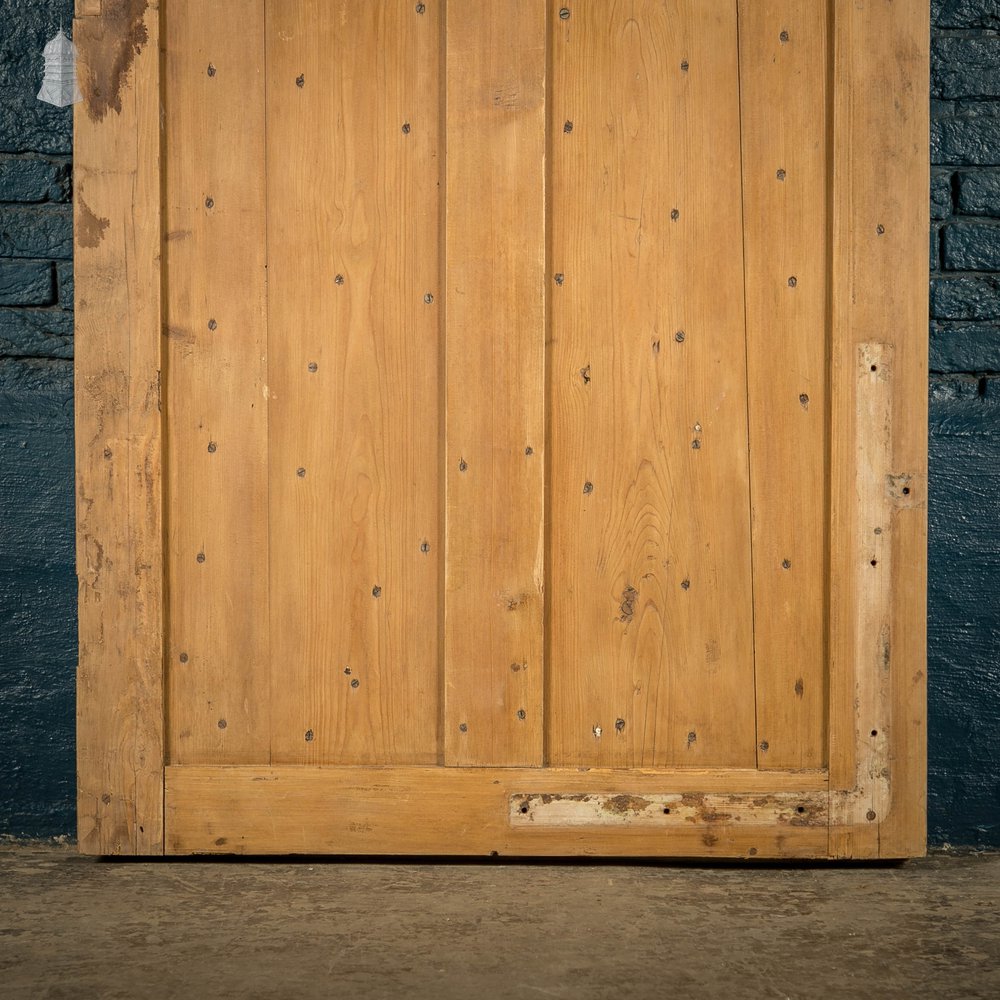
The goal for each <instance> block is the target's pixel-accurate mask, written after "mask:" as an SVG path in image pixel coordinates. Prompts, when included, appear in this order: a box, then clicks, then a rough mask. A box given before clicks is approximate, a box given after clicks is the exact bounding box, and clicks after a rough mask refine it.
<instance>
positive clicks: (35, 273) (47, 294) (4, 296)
mask: <svg viewBox="0 0 1000 1000" xmlns="http://www.w3.org/2000/svg"><path fill="white" fill-rule="evenodd" d="M54 301H55V281H54V280H53V274H52V264H51V263H50V262H49V261H47V260H0V306H49V305H52V303H53V302H54Z"/></svg>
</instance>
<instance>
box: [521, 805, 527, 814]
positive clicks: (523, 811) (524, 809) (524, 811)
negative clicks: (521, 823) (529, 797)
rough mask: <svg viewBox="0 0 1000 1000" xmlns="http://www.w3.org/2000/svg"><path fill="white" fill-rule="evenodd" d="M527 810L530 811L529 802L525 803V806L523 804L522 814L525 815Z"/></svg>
mask: <svg viewBox="0 0 1000 1000" xmlns="http://www.w3.org/2000/svg"><path fill="white" fill-rule="evenodd" d="M527 811H528V806H527V803H525V804H524V805H523V806H521V815H522V816H523V815H525V813H527Z"/></svg>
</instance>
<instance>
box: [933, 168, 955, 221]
mask: <svg viewBox="0 0 1000 1000" xmlns="http://www.w3.org/2000/svg"><path fill="white" fill-rule="evenodd" d="M949 215H951V174H950V173H948V174H933V175H932V176H931V218H932V219H947V218H948V216H949Z"/></svg>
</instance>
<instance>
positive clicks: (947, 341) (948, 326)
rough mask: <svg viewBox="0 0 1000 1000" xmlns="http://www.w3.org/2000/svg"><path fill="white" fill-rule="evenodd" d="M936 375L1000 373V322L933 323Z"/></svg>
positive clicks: (932, 346) (932, 349)
mask: <svg viewBox="0 0 1000 1000" xmlns="http://www.w3.org/2000/svg"><path fill="white" fill-rule="evenodd" d="M930 367H931V371H932V372H1000V321H998V320H994V321H993V322H986V323H932V324H931V336H930Z"/></svg>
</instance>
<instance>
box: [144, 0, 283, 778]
mask: <svg viewBox="0 0 1000 1000" xmlns="http://www.w3.org/2000/svg"><path fill="white" fill-rule="evenodd" d="M200 9H201V8H200V6H199V5H198V4H197V3H195V2H194V0H171V2H170V4H169V5H168V7H167V8H166V9H165V11H164V42H165V45H164V48H165V53H166V54H165V57H164V63H163V66H164V80H163V141H164V151H165V156H164V189H163V193H164V242H163V254H164V258H163V259H164V267H165V271H166V281H165V283H164V333H165V340H164V372H163V398H164V406H165V410H166V414H167V420H166V432H165V449H164V464H165V471H166V490H165V498H166V504H167V510H166V574H167V579H166V590H167V679H168V694H169V713H168V717H169V735H168V747H169V759H170V760H171V761H173V762H175V763H212V762H214V761H217V760H226V761H229V762H231V763H234V764H235V763H266V762H267V761H269V760H270V756H269V754H270V719H269V708H270V697H269V691H268V683H269V672H270V662H269V656H268V613H267V608H268V524H267V510H268V489H267V426H268V425H267V420H268V413H267V399H266V396H265V393H266V391H267V390H266V386H267V364H268V357H267V326H266V315H265V285H266V280H267V278H266V272H265V246H266V244H265V221H266V220H265V211H264V76H263V67H264V16H263V15H264V12H263V8H262V6H261V4H260V3H259V2H257V0H226V2H224V3H220V4H217V5H215V6H214V7H213V12H212V30H211V31H208V32H206V31H205V30H204V29H205V26H204V24H203V23H202V20H201V16H200V14H199V13H198V12H199V11H200Z"/></svg>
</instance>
